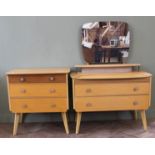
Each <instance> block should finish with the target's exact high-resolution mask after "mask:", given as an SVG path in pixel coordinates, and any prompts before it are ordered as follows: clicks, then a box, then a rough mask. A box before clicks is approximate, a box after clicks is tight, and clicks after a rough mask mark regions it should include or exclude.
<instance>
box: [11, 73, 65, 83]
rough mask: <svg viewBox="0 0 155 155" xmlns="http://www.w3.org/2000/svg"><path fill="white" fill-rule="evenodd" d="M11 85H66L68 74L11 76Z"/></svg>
mask: <svg viewBox="0 0 155 155" xmlns="http://www.w3.org/2000/svg"><path fill="white" fill-rule="evenodd" d="M8 77H9V83H65V82H66V74H43V75H42V74H40V75H38V74H37V75H9V76H8Z"/></svg>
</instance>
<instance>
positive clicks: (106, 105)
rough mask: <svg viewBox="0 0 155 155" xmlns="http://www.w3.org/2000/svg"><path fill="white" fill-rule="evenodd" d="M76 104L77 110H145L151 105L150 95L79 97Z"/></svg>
mask: <svg viewBox="0 0 155 155" xmlns="http://www.w3.org/2000/svg"><path fill="white" fill-rule="evenodd" d="M74 104H75V105H74V108H75V110H76V111H77V112H84V111H113V110H143V109H147V108H148V107H149V96H148V95H143V96H122V97H121V96H113V97H112V96H105V97H79V98H78V97H77V98H75V102H74Z"/></svg>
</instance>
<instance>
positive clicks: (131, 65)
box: [75, 64, 140, 68]
mask: <svg viewBox="0 0 155 155" xmlns="http://www.w3.org/2000/svg"><path fill="white" fill-rule="evenodd" d="M136 66H140V64H103V65H102V64H98V65H93V64H92V65H89V64H88V65H76V66H75V67H79V68H111V67H112V68H115V67H116V68H117V67H136Z"/></svg>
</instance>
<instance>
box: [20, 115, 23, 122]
mask: <svg viewBox="0 0 155 155" xmlns="http://www.w3.org/2000/svg"><path fill="white" fill-rule="evenodd" d="M22 122H23V114H22V113H21V114H20V118H19V123H22Z"/></svg>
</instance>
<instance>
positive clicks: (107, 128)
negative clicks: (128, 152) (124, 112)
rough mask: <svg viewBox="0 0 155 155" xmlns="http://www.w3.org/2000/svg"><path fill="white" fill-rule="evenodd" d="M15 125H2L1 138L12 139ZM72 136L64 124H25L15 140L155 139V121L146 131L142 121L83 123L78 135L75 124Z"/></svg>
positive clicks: (71, 126)
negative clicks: (66, 130) (67, 133)
mask: <svg viewBox="0 0 155 155" xmlns="http://www.w3.org/2000/svg"><path fill="white" fill-rule="evenodd" d="M12 127H13V124H4V123H3V124H0V137H1V138H12V137H13V136H12ZM69 127H70V134H69V135H66V134H65V131H64V127H63V124H62V122H59V123H23V124H21V125H20V126H19V129H18V135H17V136H14V138H155V120H150V121H148V131H144V130H143V127H142V124H141V120H138V121H134V120H131V121H130V120H127V121H126V120H121V121H100V122H82V123H81V128H80V133H79V134H78V135H76V134H75V133H74V132H75V123H70V124H69Z"/></svg>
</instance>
